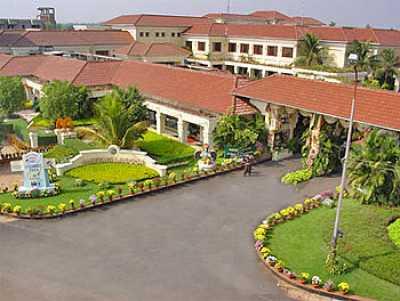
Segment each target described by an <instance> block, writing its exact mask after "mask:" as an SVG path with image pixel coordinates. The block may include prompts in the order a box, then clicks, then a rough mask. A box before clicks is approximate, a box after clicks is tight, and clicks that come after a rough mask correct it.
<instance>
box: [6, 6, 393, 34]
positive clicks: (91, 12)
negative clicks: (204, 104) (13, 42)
mask: <svg viewBox="0 0 400 301" xmlns="http://www.w3.org/2000/svg"><path fill="white" fill-rule="evenodd" d="M228 1H229V0H191V1H189V0H141V1H137V0H111V1H110V0H0V18H2V17H5V18H33V17H35V16H36V14H37V13H36V8H37V7H39V6H51V7H55V8H56V18H57V21H58V22H62V23H66V22H74V23H89V22H101V21H105V20H108V19H111V18H113V17H115V16H118V15H122V14H138V13H152V14H174V15H198V16H201V15H204V14H206V13H209V12H226V11H227V6H228V5H227V3H228ZM230 1H231V12H234V13H249V12H252V11H254V10H279V11H281V12H283V13H285V14H288V15H290V16H295V15H297V16H298V15H300V16H302V15H304V16H313V17H316V18H318V19H320V20H322V21H324V22H326V23H329V22H330V21H335V22H336V23H337V24H338V25H347V26H362V27H364V26H366V25H367V24H370V25H372V26H374V27H383V28H398V29H400V0H329V1H327V0H270V1H267V0H230Z"/></svg>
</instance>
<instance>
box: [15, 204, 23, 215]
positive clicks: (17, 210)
mask: <svg viewBox="0 0 400 301" xmlns="http://www.w3.org/2000/svg"><path fill="white" fill-rule="evenodd" d="M21 211H22V207H21V206H19V205H17V206H15V207H14V209H13V212H14V213H15V214H17V215H20V214H21Z"/></svg>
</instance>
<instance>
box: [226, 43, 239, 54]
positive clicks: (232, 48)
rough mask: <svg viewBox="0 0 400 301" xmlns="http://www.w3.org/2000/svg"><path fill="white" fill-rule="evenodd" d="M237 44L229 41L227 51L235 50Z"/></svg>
mask: <svg viewBox="0 0 400 301" xmlns="http://www.w3.org/2000/svg"><path fill="white" fill-rule="evenodd" d="M236 48H237V44H236V43H229V46H228V51H229V52H236Z"/></svg>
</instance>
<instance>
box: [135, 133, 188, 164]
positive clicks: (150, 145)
mask: <svg viewBox="0 0 400 301" xmlns="http://www.w3.org/2000/svg"><path fill="white" fill-rule="evenodd" d="M137 146H138V147H139V148H140V149H141V150H143V151H145V152H147V153H148V154H149V155H150V156H152V157H153V158H154V159H155V160H157V162H158V163H159V164H165V165H168V164H173V163H177V162H184V161H190V160H191V159H192V158H193V154H194V148H193V147H191V146H188V145H186V144H183V143H180V142H178V141H176V140H173V139H170V138H167V137H165V136H162V135H159V134H157V133H155V132H152V131H147V132H146V133H145V134H144V136H143V139H141V140H139V141H138V142H137Z"/></svg>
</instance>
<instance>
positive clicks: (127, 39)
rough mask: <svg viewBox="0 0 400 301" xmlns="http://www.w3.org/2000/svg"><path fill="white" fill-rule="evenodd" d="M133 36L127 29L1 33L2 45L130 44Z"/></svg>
mask: <svg viewBox="0 0 400 301" xmlns="http://www.w3.org/2000/svg"><path fill="white" fill-rule="evenodd" d="M132 41H133V38H132V36H131V35H130V34H129V33H128V32H125V31H112V30H106V31H90V30H84V31H27V32H18V31H17V32H7V31H5V32H3V33H0V47H1V46H7V47H39V46H72V45H73V46H77V45H79V46H90V45H129V44H131V43H132Z"/></svg>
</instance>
